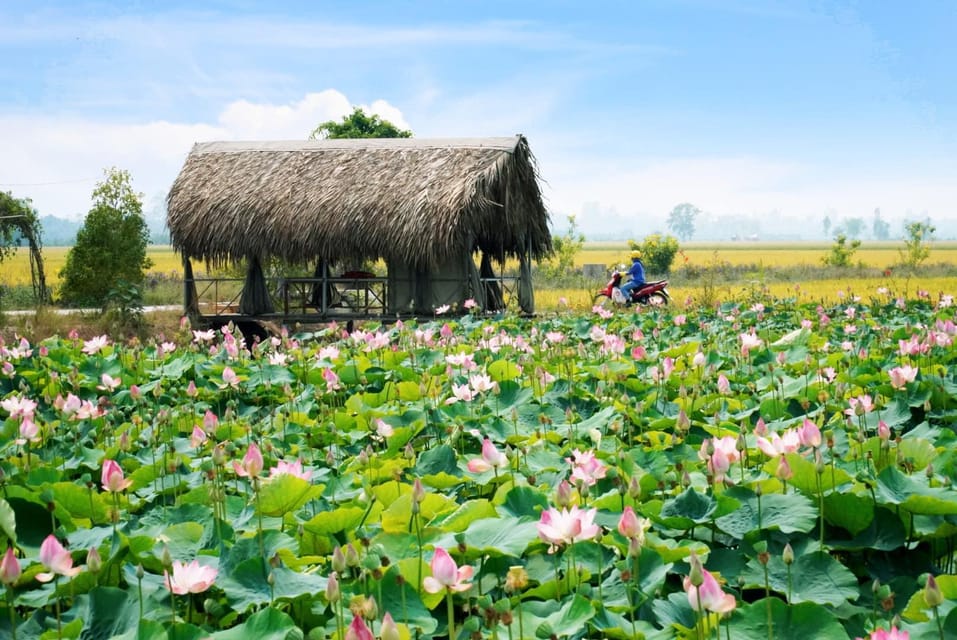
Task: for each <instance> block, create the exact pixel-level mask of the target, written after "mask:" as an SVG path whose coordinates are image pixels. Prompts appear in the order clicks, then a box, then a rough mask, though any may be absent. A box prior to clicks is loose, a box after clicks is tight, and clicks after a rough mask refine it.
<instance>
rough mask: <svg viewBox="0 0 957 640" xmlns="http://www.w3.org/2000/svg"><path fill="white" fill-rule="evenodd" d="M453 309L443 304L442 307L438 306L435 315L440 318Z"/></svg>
mask: <svg viewBox="0 0 957 640" xmlns="http://www.w3.org/2000/svg"><path fill="white" fill-rule="evenodd" d="M451 308H452V307H450V306H449V305H447V304H443V305H441V306H438V307H436V308H435V315H437V316H440V315H442V314H443V313H448V311H449V309H451Z"/></svg>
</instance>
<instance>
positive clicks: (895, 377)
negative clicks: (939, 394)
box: [887, 364, 917, 389]
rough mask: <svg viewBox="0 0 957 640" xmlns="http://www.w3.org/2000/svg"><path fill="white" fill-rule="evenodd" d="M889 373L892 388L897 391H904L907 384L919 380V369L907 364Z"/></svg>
mask: <svg viewBox="0 0 957 640" xmlns="http://www.w3.org/2000/svg"><path fill="white" fill-rule="evenodd" d="M887 373H888V374H889V375H890V377H891V386H892V387H894V388H895V389H903V388H905V387H906V386H907V383H909V382H913V381H914V380H916V379H917V367H912V366H910V365H906V364H905V365H904V366H902V367H894V368H893V369H891V370H890V371H888V372H887Z"/></svg>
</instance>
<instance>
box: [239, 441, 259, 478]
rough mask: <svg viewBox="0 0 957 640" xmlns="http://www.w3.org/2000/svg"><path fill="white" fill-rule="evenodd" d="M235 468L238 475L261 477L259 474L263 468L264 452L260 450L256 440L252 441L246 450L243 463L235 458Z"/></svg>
mask: <svg viewBox="0 0 957 640" xmlns="http://www.w3.org/2000/svg"><path fill="white" fill-rule="evenodd" d="M233 469H234V470H235V471H236V475H238V476H242V477H243V478H258V477H259V474H260V473H262V470H263V454H262V452H260V451H259V447H258V446H256V443H255V442H253V443H251V444H250V445H249V448H248V449H247V450H246V455H244V456H243V461H242V464H240V463H239V462H237V461H235V460H233Z"/></svg>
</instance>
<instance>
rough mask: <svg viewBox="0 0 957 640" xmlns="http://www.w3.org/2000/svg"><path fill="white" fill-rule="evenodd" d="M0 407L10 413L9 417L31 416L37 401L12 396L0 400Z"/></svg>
mask: <svg viewBox="0 0 957 640" xmlns="http://www.w3.org/2000/svg"><path fill="white" fill-rule="evenodd" d="M0 408H2V409H3V410H4V411H6V412H7V413H9V414H10V417H11V418H30V419H32V418H33V412H34V411H35V410H36V408H37V403H36V402H34V401H33V400H31V399H29V398H23V397H20V396H13V397H12V398H4V399H3V400H0Z"/></svg>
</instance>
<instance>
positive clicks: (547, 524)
mask: <svg viewBox="0 0 957 640" xmlns="http://www.w3.org/2000/svg"><path fill="white" fill-rule="evenodd" d="M597 511H598V510H597V509H584V510H582V509H579V508H578V507H577V506H574V507H572V508H571V509H562V510H561V511H559V510H558V509H556V508H555V507H549V508H548V509H547V510H546V511H542V516H541V518H540V519H539V521H538V537H539V538H541V539H542V540H544V541H545V542H547V543H549V544H550V545H551V547H550V549H549V551H550V552H553V551H554V550H555V548H557V547H559V546H561V545H565V544H574V543H576V542H580V541H582V540H591V539H592V538H594V537H595V536H597V535H598V525H596V524H595V523H594V520H595V514H596V513H597Z"/></svg>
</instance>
